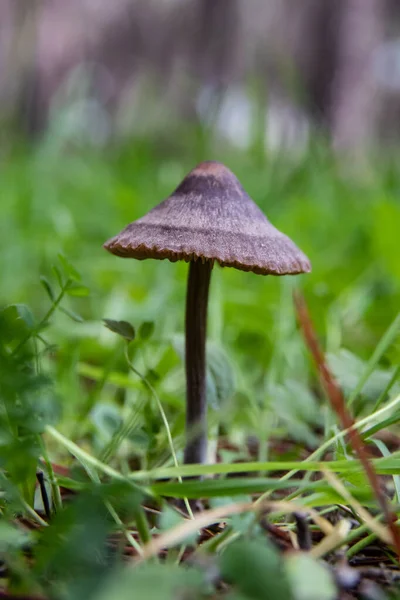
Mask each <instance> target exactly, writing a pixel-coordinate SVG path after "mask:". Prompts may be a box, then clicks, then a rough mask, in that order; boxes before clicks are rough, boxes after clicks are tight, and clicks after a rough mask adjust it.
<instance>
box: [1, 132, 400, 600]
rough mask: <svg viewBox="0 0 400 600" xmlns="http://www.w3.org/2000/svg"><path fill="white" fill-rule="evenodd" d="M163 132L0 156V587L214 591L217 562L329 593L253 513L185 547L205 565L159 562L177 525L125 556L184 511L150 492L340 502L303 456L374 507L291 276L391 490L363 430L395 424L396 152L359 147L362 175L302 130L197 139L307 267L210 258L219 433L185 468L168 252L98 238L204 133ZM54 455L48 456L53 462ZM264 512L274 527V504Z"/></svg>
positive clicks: (318, 568) (153, 192)
mask: <svg viewBox="0 0 400 600" xmlns="http://www.w3.org/2000/svg"><path fill="white" fill-rule="evenodd" d="M203 138H204V139H203ZM182 140H186V141H180V142H179V143H177V144H176V146H174V147H168V146H166V147H163V146H162V147H160V144H158V143H157V144H155V145H152V144H151V143H150V142H148V141H143V140H142V141H140V140H137V141H136V142H135V144H134V145H133V144H132V145H130V144H129V145H127V146H126V147H125V148H119V149H115V148H113V149H112V150H111V151H109V152H107V153H106V154H103V155H100V154H93V153H91V151H87V150H85V151H84V152H81V151H76V150H75V151H73V150H71V152H68V153H65V154H63V155H61V154H60V153H58V152H55V153H50V152H49V151H48V149H47V148H46V147H45V146H42V147H38V148H37V149H35V150H33V151H32V152H30V153H28V152H27V153H26V154H20V155H15V156H13V157H10V158H12V160H8V161H5V162H3V163H2V165H1V173H0V175H1V181H2V201H1V203H0V231H1V236H0V244H1V248H0V250H1V252H0V272H1V279H2V285H1V286H0V303H1V304H0V511H1V521H0V553H1V560H4V562H5V565H6V567H7V569H8V579H7V585H8V587H9V588H10V590H11V591H13V592H18V593H21V594H24V593H25V594H28V593H29V594H36V595H38V596H40V595H44V596H46V595H47V596H48V597H51V598H56V599H57V600H58V599H60V600H61V599H62V600H64V599H65V600H68V599H69V598H71V599H72V598H74V599H75V598H78V599H79V598H82V599H83V598H88V599H91V598H93V599H95V600H108V599H109V598H110V599H111V598H116V599H117V600H118V599H121V600H122V599H123V598H125V597H126V598H128V597H129V598H131V597H138V598H147V597H149V598H154V599H156V598H163V599H164V598H171V599H172V598H180V597H182V598H203V597H215V595H216V594H218V592H217V591H216V588H215V585H214V584H215V582H216V581H218V578H219V577H220V575H221V573H222V576H223V577H224V578H225V584H226V585H228V584H229V587H228V588H227V589H224V593H225V594H226V596H227V597H228V598H237V599H239V598H241V599H242V600H251V598H264V597H270V598H271V599H275V598H276V599H278V598H281V597H282V598H292V600H303V598H310V599H311V598H313V597H315V598H318V600H319V599H322V598H324V600H329V599H330V598H334V597H336V596H335V594H336V591H337V590H336V588H335V584H334V583H333V581H332V578H331V576H330V572H329V571H328V570H327V568H326V566H325V564H324V563H323V562H317V561H315V560H314V559H312V558H311V557H309V556H306V555H305V554H293V555H289V556H287V557H285V558H284V559H283V558H282V556H281V554H280V553H278V552H277V551H276V550H275V549H274V547H272V546H271V544H270V543H269V541H268V535H267V534H266V533H263V535H262V536H261V534H260V532H261V528H260V527H259V526H258V525H257V524H256V523H255V517H254V514H253V513H252V512H243V513H240V514H233V515H232V516H231V517H227V518H226V523H225V527H224V528H223V529H222V531H221V532H219V533H216V534H215V535H214V537H213V538H212V539H209V540H208V541H207V542H204V543H203V545H204V547H205V548H207V549H208V550H207V551H206V552H208V554H207V557H208V558H207V559H209V560H210V564H211V566H210V564H209V563H208V562H207V561H205V563H204V565H203V563H202V561H201V560H200V559H201V558H202V556H201V552H200V553H199V554H200V556H198V555H197V554H196V553H195V555H194V560H193V564H197V562H196V561H197V560H198V564H199V565H200V567H199V568H196V569H195V568H194V567H192V566H191V567H188V566H187V564H186V566H178V564H175V563H174V561H176V562H178V560H177V559H178V558H179V557H180V556H186V553H187V552H189V554H190V549H191V548H193V547H194V546H195V544H196V543H197V541H198V540H199V531H198V530H197V529H196V530H191V531H189V532H188V533H185V534H184V535H183V537H182V538H179V537H178V539H175V541H172V542H171V543H170V545H169V546H167V548H166V552H167V555H166V557H164V556H163V559H162V560H163V561H166V562H165V563H162V564H159V563H158V561H157V560H156V559H150V560H148V561H146V563H145V564H143V565H140V566H135V568H131V566H129V568H127V569H124V568H123V565H124V563H125V562H126V560H130V561H132V560H133V559H132V554H133V555H134V556H137V555H138V554H140V552H141V547H142V545H143V544H144V543H145V542H146V540H147V541H148V540H149V539H150V538H152V537H154V539H156V535H155V534H157V535H163V534H165V533H168V534H169V533H171V531H176V528H179V527H182V526H185V527H186V526H187V522H188V521H187V520H184V519H183V518H182V517H181V515H180V514H179V513H177V512H176V510H175V509H173V508H171V507H170V506H169V502H172V500H168V501H167V500H166V499H165V497H168V498H171V499H176V498H182V499H184V498H187V497H189V498H204V497H205V498H206V499H207V500H209V501H210V504H211V505H212V507H213V508H216V507H221V505H222V503H224V504H226V505H228V504H232V503H235V502H242V501H245V502H250V500H251V499H252V494H255V493H257V494H266V495H267V496H268V497H273V498H287V497H288V496H289V495H290V496H291V497H294V498H295V499H296V501H298V502H301V503H303V504H304V505H305V506H313V507H318V508H321V507H323V508H329V507H331V505H332V504H337V503H340V504H343V503H344V499H343V498H341V497H340V496H339V495H338V493H337V491H335V490H333V489H332V487H331V486H330V485H329V484H328V483H327V482H326V481H323V480H318V478H317V474H318V473H319V472H320V471H321V464H320V462H319V460H322V459H324V460H328V461H330V462H329V464H330V468H331V470H332V471H333V472H334V473H336V475H337V477H339V478H340V479H341V481H342V482H343V483H344V484H345V486H346V489H347V490H348V491H349V492H350V493H351V494H352V495H353V496H354V498H356V499H358V500H359V501H361V502H362V503H363V504H364V505H365V506H367V507H368V508H369V509H370V510H371V512H375V511H376V510H377V505H376V501H375V499H374V498H373V496H372V494H371V490H370V487H369V486H368V485H367V483H366V480H365V476H364V474H363V473H362V472H361V470H360V464H359V463H358V461H357V460H356V459H355V458H354V456H353V454H352V451H351V448H350V447H349V446H348V444H347V441H346V440H344V435H343V432H341V431H340V429H339V428H338V426H337V423H336V419H335V417H334V415H333V414H332V411H331V410H330V409H329V408H328V406H327V402H326V398H325V397H324V395H323V394H321V388H320V386H319V382H318V379H317V378H316V377H315V370H314V367H313V365H312V364H311V362H310V360H309V356H308V353H307V351H306V349H305V348H304V343H303V340H302V339H301V336H300V334H299V331H298V328H297V326H296V319H295V315H294V312H293V306H292V299H291V298H292V291H293V288H294V287H295V286H296V285H301V286H302V288H303V290H304V293H305V295H306V298H307V301H308V303H309V305H310V309H311V312H312V315H313V318H314V320H315V323H316V328H317V332H318V334H319V336H320V338H321V341H322V344H323V346H324V348H326V349H327V351H328V356H329V363H330V365H331V367H332V370H333V372H334V374H335V376H336V378H337V380H338V381H339V383H340V384H341V385H342V387H343V390H344V392H345V395H346V398H347V399H348V400H350V401H351V404H352V408H354V411H355V414H356V417H357V419H358V420H359V421H360V422H361V423H362V424H361V425H360V431H361V433H362V436H363V437H364V439H365V440H366V442H367V443H369V444H371V447H372V444H374V448H375V450H376V452H377V458H374V461H373V464H374V466H375V467H376V469H377V471H378V472H379V473H381V474H385V475H389V476H390V477H388V481H389V483H388V487H389V493H391V495H392V496H393V498H394V501H395V502H397V501H398V496H399V490H400V487H399V478H398V476H399V460H398V455H397V454H396V453H392V455H391V454H390V451H389V449H388V447H390V446H389V444H388V445H386V444H385V443H384V442H382V441H381V440H377V439H375V440H374V436H376V434H377V433H378V432H380V431H381V430H382V429H383V428H389V427H390V429H391V431H392V433H394V434H395V435H396V434H398V432H399V429H398V423H399V418H400V417H399V414H400V413H399V397H398V394H399V391H400V388H399V383H398V378H399V376H400V370H399V369H398V364H399V357H400V355H399V348H400V346H399V343H398V324H399V317H398V311H399V306H400V271H399V260H398V229H399V227H398V225H399V214H400V209H399V202H398V198H399V191H400V176H399V174H398V169H397V166H396V165H395V166H392V165H391V163H390V162H387V163H386V164H379V163H378V162H377V163H376V165H374V168H373V170H372V171H371V173H370V179H369V181H368V182H367V183H361V182H357V181H356V180H354V179H353V180H348V179H345V178H344V177H343V176H342V175H341V174H340V172H339V170H338V169H337V166H336V163H335V162H334V160H333V159H332V158H331V157H330V156H329V153H328V152H326V151H325V150H324V149H323V148H322V147H318V146H316V147H314V148H312V149H311V150H310V154H309V155H308V156H306V157H304V158H303V159H301V160H299V162H297V163H296V164H294V163H293V164H289V163H287V162H284V161H283V160H274V159H272V158H271V157H266V158H265V159H264V158H263V159H262V161H260V160H259V159H260V157H257V156H255V155H246V156H245V155H243V154H242V153H240V152H236V151H232V150H231V149H229V148H224V149H221V148H218V147H216V148H214V149H213V151H214V150H215V152H214V154H216V155H218V158H219V159H221V160H223V161H224V162H226V164H227V165H228V166H230V167H231V168H232V169H233V170H234V171H235V172H236V173H237V175H238V176H239V178H240V179H241V181H242V183H243V185H244V187H245V188H246V189H247V190H248V192H249V193H250V195H252V197H253V198H254V199H255V201H256V202H257V203H258V204H259V205H260V207H261V208H262V209H263V210H265V212H266V214H267V215H268V217H269V218H270V220H271V221H272V222H273V223H274V224H275V225H276V226H277V227H279V228H280V229H281V230H282V231H284V232H285V233H287V234H288V235H289V236H291V237H292V238H293V239H294V240H295V242H296V243H298V245H299V246H300V247H301V248H302V249H303V250H304V251H305V252H306V253H307V254H308V255H309V256H310V259H311V261H312V264H313V272H312V273H311V274H310V275H307V276H305V277H301V278H300V277H299V278H296V279H295V280H291V281H290V282H289V281H288V279H287V278H286V279H285V278H284V279H283V280H282V279H281V278H277V277H268V278H265V277H260V276H256V275H254V274H252V273H243V272H239V271H236V270H234V269H219V268H218V267H217V266H216V268H215V269H214V272H213V279H212V286H211V297H210V313H209V341H208V347H207V365H208V366H207V395H208V401H209V405H210V407H211V408H212V409H213V410H210V429H215V426H217V425H218V426H219V427H220V431H222V432H223V434H224V437H225V438H226V440H224V444H225V442H226V445H224V449H223V452H224V454H222V452H221V456H224V457H225V456H226V457H227V460H226V461H225V462H222V463H221V462H219V463H216V464H212V465H203V466H202V467H198V466H196V465H192V466H186V467H183V466H182V465H181V464H180V463H181V461H182V449H183V446H184V406H185V400H184V394H185V385H184V369H183V364H182V360H183V357H184V342H183V340H184V338H183V328H184V296H185V287H186V276H187V265H184V264H171V263H169V262H165V261H162V262H161V261H129V260H126V261H123V260H121V259H118V258H116V257H113V256H111V255H109V254H107V253H106V252H105V251H104V249H103V248H102V244H103V243H104V241H105V240H106V239H108V238H109V237H110V236H111V235H113V234H115V233H117V232H118V231H119V230H120V229H121V228H122V227H123V226H125V225H126V224H127V223H128V222H129V221H132V220H134V219H135V218H138V217H140V216H141V215H142V214H143V213H144V212H146V211H147V210H148V209H149V208H151V207H152V206H154V205H155V204H156V203H157V202H158V201H159V200H161V199H162V198H164V197H166V196H167V195H168V194H169V192H170V191H171V190H172V189H173V187H174V186H175V185H176V184H177V183H178V179H179V177H181V176H183V175H184V173H185V172H186V170H188V169H190V168H191V167H192V166H193V164H195V163H196V162H198V160H202V159H205V158H209V156H205V155H204V156H203V152H204V151H205V150H206V149H207V144H208V142H207V140H206V139H205V137H204V135H203V137H202V140H203V141H202V143H201V145H199V144H198V143H197V142H196V141H193V144H191V143H190V138H189V137H188V135H187V132H186V134H185V135H184V136H183V137H182ZM164 143H165V142H164ZM49 174H51V176H49ZM54 263H55V264H54ZM103 322H104V323H105V325H106V327H104V324H103ZM114 334H117V335H114ZM171 340H172V344H171ZM353 403H354V404H353ZM160 406H161V408H162V410H163V413H162V412H161V411H160ZM166 423H167V425H168V426H166ZM53 426H55V427H56V429H54V428H53ZM171 441H172V445H171ZM257 444H258V446H257ZM172 449H173V450H174V453H175V454H176V459H177V466H173V465H174V458H173V452H172ZM327 450H328V451H333V452H334V457H333V458H334V460H332V461H331V460H330V459H331V458H332V456H331V454H327V453H326V452H327ZM310 451H313V454H312V455H311V458H310V460H309V461H308V462H305V463H302V462H301V461H303V460H304V459H306V458H307V457H308V455H309V452H310ZM378 454H379V455H382V457H379V456H378ZM258 458H259V459H261V460H262V462H259V461H258V460H257V459H258ZM56 467H59V468H63V469H67V471H63V470H61V471H60V472H62V473H63V474H62V475H58V474H57V473H58V472H59V471H58V470H57V468H56ZM38 469H39V470H40V471H43V473H44V478H45V484H46V486H45V487H46V490H47V493H49V494H50V496H51V498H50V506H51V519H50V520H49V522H48V523H47V525H46V524H45V522H47V517H46V515H45V514H44V513H43V511H41V509H40V507H42V506H43V502H42V503H40V502H35V491H36V497H37V494H38V493H39V490H38V487H37V480H36V472H37V470H38ZM303 470H304V471H305V472H306V476H305V477H302V474H301V472H302V471H303ZM54 471H56V472H54ZM200 474H201V475H203V476H205V478H204V479H202V480H193V479H191V477H192V476H196V475H200ZM310 474H315V477H308V476H307V475H310ZM186 476H188V478H186V479H185V477H186ZM180 477H184V479H183V481H180ZM60 485H62V488H63V489H62V490H61V492H62V493H61V492H60V487H59V486H60ZM244 495H245V498H244V499H243V497H244ZM143 505H145V506H146V509H147V510H146V512H145V511H144V510H143V508H142V507H143ZM35 508H36V510H35ZM157 509H159V513H157ZM146 516H147V517H148V519H146ZM378 517H379V515H378ZM21 518H23V519H24V521H21ZM271 518H274V519H276V520H280V522H281V524H284V525H286V526H287V527H291V521H290V517H286V516H282V515H272V516H271ZM20 522H23V523H24V524H25V523H29V524H33V523H35V526H34V527H33V526H32V528H31V529H30V530H28V529H25V525H24V528H21V527H20V526H19V523H20ZM212 524H213V523H209V525H210V526H211V525H212ZM363 528H364V529H363ZM358 530H361V531H357V529H356V530H355V532H351V533H350V534H349V536H347V537H346V538H345V539H343V540H341V544H342V546H343V548H346V545H347V543H348V542H350V536H352V535H354V538H353V539H359V538H360V536H361V542H362V541H363V538H362V535H366V534H368V527H367V526H366V525H365V524H364V523H362V522H360V524H359V526H358ZM356 535H358V537H357V538H356ZM370 535H373V534H370ZM187 545H188V546H189V548H188V547H187ZM350 552H351V549H350ZM387 552H388V553H389V554H390V549H389V550H387ZM124 553H126V554H127V555H128V556H129V558H128V559H127V558H126V556H124ZM152 561H153V562H152ZM168 561H169V562H168ZM277 573H278V574H279V576H277ZM227 582H228V583H227ZM225 584H224V585H225Z"/></svg>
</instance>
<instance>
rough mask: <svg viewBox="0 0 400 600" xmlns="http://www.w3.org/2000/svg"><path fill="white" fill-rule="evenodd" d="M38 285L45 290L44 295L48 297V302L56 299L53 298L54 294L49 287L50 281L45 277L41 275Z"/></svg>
mask: <svg viewBox="0 0 400 600" xmlns="http://www.w3.org/2000/svg"><path fill="white" fill-rule="evenodd" d="M40 283H41V284H42V286H43V287H44V289H45V290H46V293H47V295H48V296H49V298H50V300H51V301H52V302H54V300H55V298H56V297H55V294H54V292H53V288H52V287H51V283H50V281H49V280H48V279H47V277H45V276H44V275H41V276H40Z"/></svg>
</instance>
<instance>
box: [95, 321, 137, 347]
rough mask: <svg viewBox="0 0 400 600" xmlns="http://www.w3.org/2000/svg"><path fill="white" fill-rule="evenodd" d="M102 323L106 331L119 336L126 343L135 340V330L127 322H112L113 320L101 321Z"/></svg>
mask: <svg viewBox="0 0 400 600" xmlns="http://www.w3.org/2000/svg"><path fill="white" fill-rule="evenodd" d="M103 321H104V324H105V326H106V327H107V329H109V330H110V331H112V332H113V333H116V334H117V335H120V336H121V337H123V338H124V339H126V340H128V342H132V341H133V340H134V339H135V336H136V333H135V329H134V327H133V326H132V325H131V324H130V323H128V321H114V320H113V319H103Z"/></svg>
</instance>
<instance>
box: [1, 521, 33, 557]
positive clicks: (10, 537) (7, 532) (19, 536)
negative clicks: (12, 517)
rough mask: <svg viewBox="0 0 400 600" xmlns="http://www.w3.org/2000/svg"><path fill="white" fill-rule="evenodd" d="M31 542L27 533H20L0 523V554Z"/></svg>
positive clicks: (10, 526)
mask: <svg viewBox="0 0 400 600" xmlns="http://www.w3.org/2000/svg"><path fill="white" fill-rule="evenodd" d="M30 540H31V535H30V533H29V532H27V531H22V530H21V529H18V528H17V527H14V526H13V525H10V524H9V523H6V522H5V521H1V522H0V553H4V552H8V551H10V550H11V549H13V550H14V549H18V548H23V547H24V546H25V545H26V544H27V543H28V542H29V541H30Z"/></svg>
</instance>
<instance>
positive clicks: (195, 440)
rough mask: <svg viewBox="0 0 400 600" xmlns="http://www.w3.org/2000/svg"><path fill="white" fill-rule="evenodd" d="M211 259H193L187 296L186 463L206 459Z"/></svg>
mask: <svg viewBox="0 0 400 600" xmlns="http://www.w3.org/2000/svg"><path fill="white" fill-rule="evenodd" d="M212 268H213V264H212V262H211V261H206V262H204V263H203V262H201V260H196V261H191V262H190V266H189V277H188V286H187V296H186V349H185V356H186V446H185V453H184V462H185V464H192V463H201V464H204V463H206V462H207V398H206V335H207V305H208V290H209V286H210V278H211V270H212Z"/></svg>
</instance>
